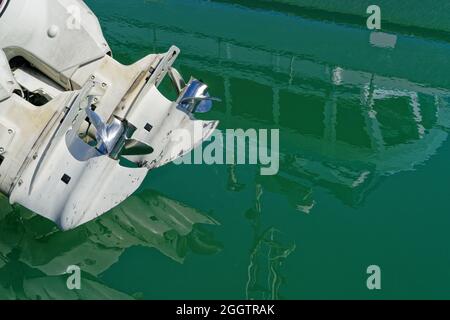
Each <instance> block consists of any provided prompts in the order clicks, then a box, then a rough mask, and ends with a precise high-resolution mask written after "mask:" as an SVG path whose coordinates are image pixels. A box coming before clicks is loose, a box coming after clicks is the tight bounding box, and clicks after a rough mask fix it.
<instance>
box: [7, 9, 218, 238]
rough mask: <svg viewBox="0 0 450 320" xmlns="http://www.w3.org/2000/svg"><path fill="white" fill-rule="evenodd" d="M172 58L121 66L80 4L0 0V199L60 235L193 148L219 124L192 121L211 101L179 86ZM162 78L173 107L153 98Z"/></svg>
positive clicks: (196, 87) (192, 86)
mask: <svg viewBox="0 0 450 320" xmlns="http://www.w3.org/2000/svg"><path fill="white" fill-rule="evenodd" d="M179 53H180V51H179V49H178V48H177V47H172V48H170V49H169V50H168V51H167V52H166V53H163V54H150V55H148V56H146V57H145V58H143V59H141V60H140V61H137V62H136V63H134V64H132V65H130V66H124V65H122V64H120V63H119V62H117V61H116V60H114V59H113V58H112V57H111V50H110V48H109V46H108V44H107V42H106V40H105V39H104V37H103V34H102V31H101V28H100V25H99V22H98V20H97V18H96V17H95V15H94V14H93V13H92V11H91V10H90V9H89V8H88V7H87V6H86V5H85V3H84V2H83V1H81V0H14V1H11V0H0V192H1V193H3V194H5V195H6V196H8V197H9V199H10V202H11V203H12V204H14V203H18V204H21V205H23V206H25V207H26V208H28V209H30V210H32V211H34V212H36V213H38V214H40V215H42V216H44V217H46V218H48V219H50V220H52V221H54V222H55V223H56V224H57V225H58V226H59V227H60V228H61V229H63V230H68V229H72V228H75V227H77V226H79V225H81V224H84V223H86V222H88V221H91V220H92V219H94V218H96V217H98V216H100V215H101V214H103V213H105V212H107V211H109V210H110V209H112V208H113V207H115V206H117V205H118V204H120V203H121V202H122V201H124V200H125V199H126V198H127V197H129V196H130V195H131V194H132V193H133V192H135V191H136V189H137V188H139V186H140V185H141V183H142V181H143V180H144V178H145V176H146V175H147V173H148V171H149V170H150V169H154V168H157V167H160V166H162V165H164V164H167V163H169V162H171V161H173V160H175V159H177V158H178V157H181V156H183V155H184V154H186V153H188V152H190V151H191V150H192V149H193V148H195V147H196V146H198V145H199V144H201V143H202V141H203V140H204V139H207V138H208V137H209V136H210V135H211V134H212V132H213V131H214V129H215V128H216V127H217V125H218V122H217V121H202V120H196V119H195V118H194V116H193V114H194V113H195V112H207V111H209V110H210V109H211V106H212V101H214V100H216V99H214V98H211V97H210V95H209V93H208V87H207V86H206V84H204V83H202V82H200V81H198V80H196V79H191V80H190V81H189V82H188V83H187V84H186V83H185V82H184V80H183V78H182V77H181V75H180V74H179V73H178V71H176V70H175V69H174V68H173V67H172V64H173V63H174V61H175V59H176V58H177V56H178V55H179ZM166 75H168V76H169V77H170V79H171V80H172V83H173V84H174V87H175V89H176V90H177V91H178V93H179V98H178V99H177V100H176V101H170V100H168V99H167V98H166V97H164V96H163V95H162V94H161V93H160V92H159V90H158V86H159V84H160V83H161V81H162V80H163V79H164V77H165V76H166ZM180 132H182V134H183V135H185V134H186V132H188V133H191V137H192V139H180V137H179V136H178V135H179V134H180ZM199 132H200V134H198V133H199ZM121 158H126V159H128V160H130V161H132V162H134V163H135V164H136V166H134V167H132V168H130V167H124V166H122V165H121V164H120V162H119V161H120V159H121Z"/></svg>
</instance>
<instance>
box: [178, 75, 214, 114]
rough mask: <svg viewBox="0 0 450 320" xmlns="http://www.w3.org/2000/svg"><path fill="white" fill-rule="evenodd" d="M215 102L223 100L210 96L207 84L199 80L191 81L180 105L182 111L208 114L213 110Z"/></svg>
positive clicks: (180, 100)
mask: <svg viewBox="0 0 450 320" xmlns="http://www.w3.org/2000/svg"><path fill="white" fill-rule="evenodd" d="M213 101H219V102H220V101H221V100H220V99H218V98H213V97H211V96H210V95H209V93H208V86H207V85H206V84H204V83H203V82H201V81H199V80H197V79H191V81H189V83H188V84H187V86H186V89H185V92H184V94H183V95H182V96H181V98H180V99H179V105H180V108H181V109H184V110H186V111H189V112H191V113H194V112H195V113H206V112H209V111H210V110H211V108H212V102H213Z"/></svg>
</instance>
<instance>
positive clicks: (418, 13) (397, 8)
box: [260, 0, 450, 32]
mask: <svg viewBox="0 0 450 320" xmlns="http://www.w3.org/2000/svg"><path fill="white" fill-rule="evenodd" d="M260 1H261V2H276V3H281V4H287V5H289V6H295V7H300V8H311V9H316V10H324V11H328V12H332V13H341V14H349V15H355V16H358V17H366V16H367V15H366V9H367V7H368V6H370V5H372V4H376V5H378V6H379V7H380V8H381V10H382V18H383V20H384V21H386V22H389V23H394V24H398V25H402V26H412V27H418V28H426V29H432V30H438V31H446V32H449V31H450V2H449V1H447V0H434V1H423V0H408V1H400V0H378V1H376V2H374V1H370V0H340V1H336V0H276V1H268V0H260Z"/></svg>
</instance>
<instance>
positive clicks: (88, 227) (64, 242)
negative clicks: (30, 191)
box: [0, 190, 222, 299]
mask: <svg viewBox="0 0 450 320" xmlns="http://www.w3.org/2000/svg"><path fill="white" fill-rule="evenodd" d="M4 200H5V199H4V197H3V196H2V195H0V296H1V297H7V298H11V299H17V298H23V299H37V298H41V299H62V298H65V299H66V298H67V299H123V298H131V297H130V296H127V295H125V294H123V293H121V292H118V291H116V290H114V289H112V288H108V287H107V286H105V285H104V284H102V283H101V281H100V280H99V279H98V277H99V275H100V274H102V273H104V272H105V271H107V270H109V269H110V268H111V266H113V265H114V264H115V263H116V262H117V261H118V260H119V259H120V257H121V255H122V254H123V253H124V252H125V250H126V249H128V248H131V247H136V246H140V247H146V248H155V249H156V250H158V251H160V252H161V253H162V254H164V255H165V256H167V257H168V258H170V259H172V260H174V261H176V262H178V263H183V262H184V261H185V259H186V258H187V256H188V255H191V254H192V253H193V254H196V255H197V254H200V255H213V254H215V253H217V252H219V251H220V250H221V249H222V245H221V244H220V243H219V242H218V241H217V240H215V239H214V236H213V233H212V231H213V230H212V229H209V228H208V226H210V225H211V226H214V225H217V224H218V222H217V221H215V220H214V219H213V218H212V217H209V216H208V215H206V214H204V213H202V212H200V211H199V210H197V209H195V208H191V207H189V206H186V205H185V204H183V203H181V202H178V201H176V200H173V199H170V198H168V197H166V196H164V195H163V194H160V193H158V192H155V191H152V190H145V191H144V192H142V193H139V194H135V195H133V196H131V197H129V198H128V199H127V201H125V202H123V203H122V204H121V205H119V206H118V207H116V208H114V209H113V210H112V211H111V212H110V214H108V215H105V216H103V217H101V218H99V219H98V220H96V221H95V223H88V224H85V225H83V226H81V227H80V228H77V229H75V230H71V231H68V232H61V231H59V230H57V228H56V227H55V226H54V225H53V224H52V223H49V222H48V221H46V220H43V219H40V218H39V217H37V216H36V215H32V214H30V213H29V212H28V210H26V209H24V208H22V207H17V208H14V209H13V208H11V207H9V206H8V204H7V203H5V202H6V201H4ZM8 207H9V208H8ZM194 258H195V257H193V256H191V257H190V259H194ZM69 265H78V266H80V267H81V269H82V271H83V290H73V291H70V290H67V287H66V280H67V275H65V272H66V269H67V266H69ZM12 272H13V274H14V276H12Z"/></svg>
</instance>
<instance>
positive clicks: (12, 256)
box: [0, 0, 450, 299]
mask: <svg viewBox="0 0 450 320" xmlns="http://www.w3.org/2000/svg"><path fill="white" fill-rule="evenodd" d="M232 2H233V1H218V2H216V1H208V2H207V1H194V0H167V1H158V0H154V1H143V0H133V1H119V0H95V1H94V0H90V1H87V3H88V4H89V5H90V6H91V8H92V9H93V11H94V12H95V13H96V14H97V15H98V16H99V18H100V20H101V24H102V26H103V28H104V33H105V36H106V38H107V39H108V41H109V43H110V45H111V47H112V49H113V52H114V55H115V58H116V59H118V60H119V61H121V62H123V63H125V64H129V63H132V62H134V61H136V60H138V59H140V58H142V57H143V56H145V55H146V54H147V53H149V52H154V51H158V52H163V51H166V50H167V49H168V47H169V46H170V45H172V44H176V45H177V46H179V47H180V48H181V49H182V55H181V57H180V58H179V60H178V63H177V67H178V68H179V69H180V71H181V72H182V73H183V74H184V76H185V77H188V76H190V75H195V76H196V77H197V78H200V79H202V80H204V81H205V82H207V83H208V84H209V85H210V88H211V91H212V93H213V94H214V95H215V96H219V97H221V98H222V99H223V103H221V104H217V105H216V107H215V109H214V111H213V112H211V113H210V114H208V115H207V116H206V117H208V118H211V119H219V120H220V121H221V125H220V129H221V130H224V129H227V128H244V129H246V128H280V129H281V131H280V135H281V137H280V148H281V169H280V173H279V174H278V175H277V176H272V177H262V176H260V175H259V168H258V167H257V166H250V165H249V166H235V167H233V166H220V165H217V166H175V165H169V166H166V167H163V168H161V169H158V170H156V171H154V172H152V173H151V174H150V175H149V176H148V178H147V180H146V181H145V183H144V184H143V187H142V188H141V189H140V190H139V192H138V193H137V194H135V195H134V196H132V197H131V198H129V199H128V200H127V201H126V202H125V203H123V204H122V205H121V206H120V207H118V208H116V209H114V210H113V211H112V212H111V213H108V214H106V215H105V216H104V217H102V218H101V219H99V220H97V221H94V222H92V223H90V224H88V225H86V226H83V227H81V228H79V229H77V230H74V231H71V232H67V233H61V232H58V231H57V230H55V228H54V227H53V225H52V224H51V223H48V222H46V221H45V220H44V219H42V218H40V217H36V216H33V215H32V214H31V213H29V212H27V211H26V210H25V209H22V208H19V207H15V208H11V207H10V206H9V205H8V204H7V202H6V200H4V199H0V202H1V203H0V219H1V221H0V229H1V230H0V297H1V298H31V299H39V298H40V299H45V298H137V299H156V298H160V299H173V298H179V299H187V298H191V299H192V298H194V299H197V298H199V299H200V298H207V299H210V298H239V299H241V298H242V299H252V298H264V299H308V298H362V299H378V298H450V204H449V199H450V197H449V196H450V189H449V185H450V165H449V164H450V143H449V140H448V132H449V129H450V98H449V97H450V73H449V71H450V68H449V65H450V63H449V57H450V43H449V42H445V41H446V40H445V38H444V36H443V35H442V34H433V33H430V34H428V33H425V32H421V31H420V32H419V31H417V32H418V33H416V34H411V33H408V30H406V29H404V28H399V29H398V30H396V29H395V28H394V29H392V30H384V31H385V32H386V33H383V34H371V33H370V32H369V31H368V30H367V29H365V28H364V27H365V21H364V19H361V21H359V19H357V18H352V19H349V20H348V21H347V20H345V19H344V20H334V21H332V20H329V18H330V17H329V16H328V17H327V16H320V14H318V13H314V14H311V13H307V12H306V13H304V14H303V13H302V15H301V12H296V11H295V12H293V11H291V12H287V10H286V7H285V6H280V7H277V6H275V5H273V6H267V5H265V6H260V7H259V6H258V3H259V2H258V1H241V3H242V4H243V5H246V6H238V5H235V4H232ZM235 2H236V1H235ZM250 3H252V4H251V5H250ZM72 264H78V265H80V266H81V267H82V270H83V280H82V286H83V289H82V290H81V291H78V292H71V291H68V290H67V289H66V287H65V282H66V278H67V276H65V275H61V274H62V273H63V272H64V271H65V269H66V267H67V266H68V265H72ZM372 264H375V265H379V266H380V267H381V270H382V290H381V291H378V292H372V291H369V290H368V289H367V287H366V279H367V274H366V269H367V267H368V266H369V265H372Z"/></svg>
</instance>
